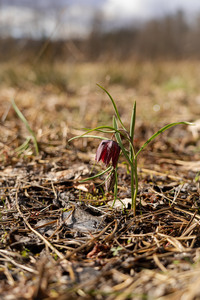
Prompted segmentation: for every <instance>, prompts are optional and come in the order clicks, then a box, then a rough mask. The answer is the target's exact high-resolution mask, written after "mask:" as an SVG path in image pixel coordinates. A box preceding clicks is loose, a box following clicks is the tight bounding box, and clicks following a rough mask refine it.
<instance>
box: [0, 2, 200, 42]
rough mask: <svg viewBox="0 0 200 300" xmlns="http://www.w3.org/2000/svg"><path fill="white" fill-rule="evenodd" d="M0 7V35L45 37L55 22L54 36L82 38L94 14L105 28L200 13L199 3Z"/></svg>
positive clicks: (8, 4) (20, 4) (13, 4)
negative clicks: (103, 20)
mask: <svg viewBox="0 0 200 300" xmlns="http://www.w3.org/2000/svg"><path fill="white" fill-rule="evenodd" d="M0 4H1V6H0V33H1V34H5V35H6V34H8V33H10V32H11V34H12V35H14V36H16V37H18V36H21V35H26V36H30V37H34V36H35V37H37V35H38V34H40V35H46V36H48V35H49V34H51V32H52V30H53V28H55V26H56V25H57V23H60V24H61V25H62V26H60V28H59V30H57V34H58V35H60V36H63V37H67V36H68V37H70V36H74V35H76V36H78V35H79V36H82V37H84V36H86V35H87V33H88V32H89V31H90V28H91V24H92V21H93V19H94V16H95V14H96V13H97V11H100V12H101V13H102V14H103V16H104V19H105V24H106V23H107V24H108V27H112V26H114V27H116V26H118V27H120V26H125V25H126V24H129V23H134V22H138V21H140V22H142V21H144V20H148V19H150V18H153V17H160V16H163V15H166V14H169V13H175V12H176V11H177V10H178V9H182V10H184V11H185V12H186V14H187V15H188V16H190V17H191V18H193V17H194V13H196V12H199V13H200V0H34V1H33V0H14V1H13V0H0ZM34 5H35V7H34ZM33 8H34V9H33ZM37 31H38V32H37Z"/></svg>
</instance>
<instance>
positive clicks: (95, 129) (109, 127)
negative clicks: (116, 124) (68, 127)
mask: <svg viewBox="0 0 200 300" xmlns="http://www.w3.org/2000/svg"><path fill="white" fill-rule="evenodd" d="M103 128H107V129H110V130H112V133H114V132H116V131H117V132H118V133H120V132H121V131H120V130H116V129H115V128H113V127H111V126H98V127H96V128H93V129H90V130H88V131H86V132H85V133H83V134H81V135H78V136H74V137H73V138H71V139H69V140H68V142H71V141H72V140H75V139H78V138H81V137H85V136H86V137H92V136H88V135H87V134H88V133H90V132H93V131H99V129H103ZM121 134H122V135H124V137H125V138H127V137H126V135H125V134H123V133H121ZM96 138H99V137H98V136H97V137H96ZM100 138H101V139H102V137H100ZM103 139H104V140H105V139H106V138H105V137H104V138H103Z"/></svg>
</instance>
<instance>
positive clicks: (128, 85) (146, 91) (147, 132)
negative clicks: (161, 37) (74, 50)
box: [0, 62, 200, 300]
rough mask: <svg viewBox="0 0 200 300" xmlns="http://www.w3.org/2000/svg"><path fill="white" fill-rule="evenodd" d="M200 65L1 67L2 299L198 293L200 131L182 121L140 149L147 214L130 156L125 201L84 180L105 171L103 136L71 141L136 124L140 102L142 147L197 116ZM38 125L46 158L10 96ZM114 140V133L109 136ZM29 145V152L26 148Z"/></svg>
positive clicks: (124, 173)
mask: <svg viewBox="0 0 200 300" xmlns="http://www.w3.org/2000/svg"><path fill="white" fill-rule="evenodd" d="M199 70H200V63H199V62H165V63H162V62H157V63H149V62H145V63H141V62H140V63H136V62H130V63H127V64H116V63H109V64H108V63H107V64H89V63H88V64H81V65H80V64H79V65H75V64H72V63H71V64H58V65H55V66H54V67H53V66H51V67H49V66H42V65H41V66H37V67H35V68H34V69H32V68H31V67H29V66H20V65H18V64H16V63H13V64H10V65H8V64H7V65H2V67H1V72H0V77H1V89H0V112H1V115H0V118H1V123H0V154H1V155H0V161H1V164H0V193H1V200H0V210H1V220H0V232H1V241H0V294H1V299H5V300H6V299H110V300H111V299H117V300H123V299H160V300H161V299H163V300H164V299H187V300H189V299H199V297H200V289H199V277H200V235H199V227H200V225H199V222H200V213H199V207H200V179H199V171H200V154H199V152H200V138H199V131H198V130H199V128H198V126H196V127H187V126H182V125H181V126H177V127H173V128H171V129H169V130H168V131H166V132H165V133H164V134H162V135H161V136H160V137H158V138H157V139H156V140H154V141H153V142H152V143H151V144H150V145H149V146H148V148H146V150H145V151H144V152H142V153H141V156H140V158H139V192H138V197H137V215H136V217H134V216H133V214H132V212H131V210H130V208H129V204H128V203H129V202H130V197H131V194H130V174H129V172H128V170H127V167H126V164H124V159H123V158H120V163H119V168H118V176H119V189H118V198H119V199H120V200H121V201H122V202H123V203H124V205H122V203H121V202H120V201H117V202H116V203H115V207H114V208H112V203H113V196H112V194H111V193H110V194H105V193H104V191H103V190H102V188H100V186H99V184H100V183H101V182H102V181H103V178H101V179H97V180H95V181H91V182H87V183H84V184H83V183H82V184H81V183H79V179H81V178H85V177H88V176H91V174H92V175H94V174H96V173H97V172H99V171H100V170H101V169H102V165H101V164H100V165H97V164H95V160H94V156H95V150H96V148H97V146H98V141H97V140H93V139H91V138H89V139H80V140H75V141H73V142H71V143H70V144H69V143H68V139H69V138H71V137H73V136H75V135H79V134H81V133H83V132H84V131H83V128H92V127H95V126H97V125H102V124H104V125H110V124H111V122H112V115H113V108H112V106H111V104H110V102H109V99H108V97H107V95H105V94H104V93H103V92H102V91H101V90H100V89H99V88H98V87H97V86H96V83H100V84H101V85H103V86H104V87H106V88H107V89H108V90H109V92H110V93H111V94H112V96H113V98H114V99H115V100H116V103H117V105H118V109H119V112H120V115H121V118H122V120H123V121H124V122H125V124H126V126H127V127H128V125H129V118H130V114H131V108H132V104H133V102H134V101H135V100H136V101H137V121H136V132H135V147H136V148H137V149H139V147H140V146H141V145H142V144H143V143H144V142H145V141H146V140H147V139H148V138H149V137H150V136H151V135H152V134H153V133H154V132H156V131H157V130H158V129H159V128H160V127H162V126H164V125H166V124H167V123H170V122H175V121H191V122H196V123H197V124H198V119H199V115H200V100H199V99H200V87H199V80H200V72H199ZM13 97H14V98H15V102H16V104H17V105H18V107H19V108H20V110H21V112H22V113H23V114H24V116H25V117H26V119H27V120H28V122H29V125H30V127H31V128H32V129H33V130H34V132H35V134H36V138H37V141H38V144H39V155H35V148H34V145H33V142H32V140H30V142H29V144H28V145H27V147H26V149H25V148H24V149H21V148H19V147H20V146H21V145H22V144H23V143H24V142H25V140H26V138H27V137H28V136H29V132H28V131H27V129H26V127H25V125H24V124H23V123H22V121H21V120H20V119H19V118H18V116H17V115H16V113H15V111H14V110H13V108H12V106H11V105H10V103H11V99H12V98H13ZM108 138H110V137H108ZM22 150H23V151H22Z"/></svg>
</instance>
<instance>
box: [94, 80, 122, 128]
mask: <svg viewBox="0 0 200 300" xmlns="http://www.w3.org/2000/svg"><path fill="white" fill-rule="evenodd" d="M97 85H98V87H100V88H101V89H102V90H103V91H104V92H106V94H107V95H108V97H109V98H110V100H111V102H112V105H113V107H114V110H115V113H116V116H117V118H118V120H119V122H120V123H121V125H122V128H123V129H124V130H126V128H125V127H124V124H123V123H122V120H121V118H120V115H119V112H118V109H117V106H116V104H115V101H114V100H113V98H112V96H111V95H110V94H109V93H108V91H107V90H106V89H105V88H103V87H102V86H101V85H99V84H98V83H97Z"/></svg>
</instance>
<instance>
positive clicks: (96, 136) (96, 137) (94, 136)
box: [68, 135, 106, 142]
mask: <svg viewBox="0 0 200 300" xmlns="http://www.w3.org/2000/svg"><path fill="white" fill-rule="evenodd" d="M79 138H93V139H100V140H105V139H106V138H105V136H104V137H103V136H98V135H83V136H82V135H79V136H74V137H73V138H71V139H69V140H68V142H71V141H73V140H76V139H79Z"/></svg>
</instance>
